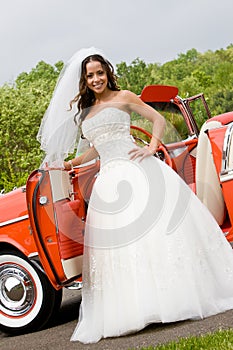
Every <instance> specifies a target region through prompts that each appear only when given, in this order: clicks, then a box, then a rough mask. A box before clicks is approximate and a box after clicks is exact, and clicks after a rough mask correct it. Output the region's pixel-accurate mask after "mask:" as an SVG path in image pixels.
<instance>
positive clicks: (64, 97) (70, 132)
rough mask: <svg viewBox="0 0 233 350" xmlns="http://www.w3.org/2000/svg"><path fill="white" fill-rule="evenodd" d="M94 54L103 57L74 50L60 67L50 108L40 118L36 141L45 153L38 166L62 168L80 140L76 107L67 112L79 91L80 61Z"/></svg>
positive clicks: (91, 50) (90, 51)
mask: <svg viewBox="0 0 233 350" xmlns="http://www.w3.org/2000/svg"><path fill="white" fill-rule="evenodd" d="M93 54H100V55H102V56H103V57H105V55H104V54H103V52H101V50H99V49H97V48H95V47H90V48H84V49H81V50H79V51H77V52H76V53H75V54H74V55H73V56H72V57H71V58H70V60H69V61H68V62H67V63H66V64H65V66H64V67H63V69H62V71H61V73H60V76H59V78H58V81H57V85H56V87H55V90H54V93H53V96H52V99H51V101H50V104H49V107H48V109H47V111H46V112H45V115H44V117H43V119H42V122H41V125H40V128H39V131H38V134H37V140H38V141H39V142H40V144H41V149H42V150H43V151H45V158H44V160H43V162H42V164H41V167H42V168H43V167H45V166H49V167H56V168H63V167H64V166H63V161H64V159H65V158H66V157H67V156H68V154H69V153H72V152H73V151H74V149H75V147H76V146H77V143H78V141H79V128H78V125H77V124H76V123H75V121H74V115H75V114H76V113H77V107H76V105H75V104H74V105H73V108H72V110H70V105H69V103H70V101H71V100H72V99H73V98H74V97H75V96H76V95H77V94H78V92H79V80H80V76H81V64H82V61H83V60H84V59H85V58H86V57H88V56H90V55H93Z"/></svg>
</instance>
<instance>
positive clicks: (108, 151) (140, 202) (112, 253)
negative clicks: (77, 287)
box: [71, 108, 233, 343]
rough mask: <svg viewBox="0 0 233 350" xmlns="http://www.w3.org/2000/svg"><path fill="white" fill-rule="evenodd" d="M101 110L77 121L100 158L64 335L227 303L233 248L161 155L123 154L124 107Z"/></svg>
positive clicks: (99, 332) (179, 316)
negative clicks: (76, 296)
mask: <svg viewBox="0 0 233 350" xmlns="http://www.w3.org/2000/svg"><path fill="white" fill-rule="evenodd" d="M103 112H104V113H103ZM103 112H102V113H100V114H99V115H96V116H94V117H93V118H91V119H90V120H87V121H85V122H84V123H83V132H84V134H85V136H86V137H87V138H88V139H89V140H90V141H91V142H92V143H93V144H94V145H95V147H96V149H97V150H98V152H99V154H100V157H101V162H102V166H101V170H100V174H99V176H98V177H97V179H96V182H95V185H94V189H93V193H92V196H91V199H90V203H89V207H88V216H87V222H86V231H85V247H84V256H83V290H82V302H81V306H80V311H79V321H78V324H77V327H76V329H75V330H74V333H73V335H72V337H71V341H80V342H82V343H94V342H97V341H99V340H100V339H101V338H106V337H115V336H120V335H125V334H128V333H131V332H136V331H138V330H141V329H142V328H144V327H145V326H146V325H148V324H150V323H156V322H162V323H166V322H173V321H179V320H184V319H198V318H203V317H207V316H211V315H214V314H217V313H220V312H223V311H226V310H229V309H232V308H233V252H232V248H231V246H230V244H229V243H228V242H227V240H226V238H225V237H224V235H223V233H222V231H221V230H220V228H219V226H218V224H217V223H216V221H215V220H214V218H213V217H212V215H211V214H210V213H209V211H208V209H207V208H206V207H205V206H204V205H203V204H202V203H201V202H200V201H199V200H198V198H197V197H196V196H195V194H194V193H193V192H192V191H191V190H190V189H189V187H188V186H187V185H186V184H185V183H184V182H183V180H182V179H180V178H179V176H178V175H177V174H176V173H175V172H174V171H173V170H172V169H171V168H170V167H168V166H167V165H166V164H164V163H163V162H162V161H160V160H158V159H156V158H154V157H148V158H146V159H145V160H143V161H142V162H138V161H129V156H128V151H129V150H130V149H132V148H133V147H134V145H133V143H132V140H131V138H130V137H129V116H128V115H127V113H125V112H123V111H120V110H115V109H113V108H112V109H111V110H110V109H106V110H104V111H103ZM118 130H119V133H117V131H118Z"/></svg>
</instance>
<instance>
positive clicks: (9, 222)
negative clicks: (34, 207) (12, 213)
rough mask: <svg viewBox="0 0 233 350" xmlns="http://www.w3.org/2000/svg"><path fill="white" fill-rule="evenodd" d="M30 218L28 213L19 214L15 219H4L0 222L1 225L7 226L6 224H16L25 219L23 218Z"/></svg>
mask: <svg viewBox="0 0 233 350" xmlns="http://www.w3.org/2000/svg"><path fill="white" fill-rule="evenodd" d="M28 218H29V216H28V215H23V216H19V217H18V218H15V219H11V220H7V221H3V222H0V227H3V226H6V225H10V224H14V223H15V222H19V221H23V220H26V219H28Z"/></svg>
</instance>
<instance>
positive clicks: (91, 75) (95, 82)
mask: <svg viewBox="0 0 233 350" xmlns="http://www.w3.org/2000/svg"><path fill="white" fill-rule="evenodd" d="M86 83H87V87H88V88H89V89H90V90H92V91H93V92H94V93H96V94H101V93H103V92H104V90H105V89H106V87H107V84H108V77H107V74H106V71H105V70H104V69H103V67H102V65H101V63H100V62H98V61H91V62H88V63H87V65H86Z"/></svg>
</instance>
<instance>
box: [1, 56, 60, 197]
mask: <svg viewBox="0 0 233 350" xmlns="http://www.w3.org/2000/svg"><path fill="white" fill-rule="evenodd" d="M62 65H63V64H62V63H61V62H58V63H57V64H56V65H55V66H54V67H52V66H50V65H48V64H46V63H45V62H39V63H38V65H37V66H36V68H34V69H32V71H31V72H30V73H22V74H20V75H19V76H18V78H17V79H16V81H15V84H14V85H13V86H10V85H4V86H3V87H1V88H0V148H1V151H2V155H3V156H2V158H1V159H0V167H1V177H0V188H5V189H6V190H9V189H12V188H13V187H14V186H21V185H23V184H24V183H25V182H26V179H27V176H28V174H29V172H30V171H32V170H33V169H35V168H37V167H39V165H40V161H41V157H42V152H41V151H40V148H39V143H38V142H37V141H36V135H37V132H38V129H39V125H40V122H41V119H42V117H43V114H44V112H45V110H46V108H47V107H48V104H49V101H50V98H51V95H52V92H53V89H54V86H55V83H56V80H57V76H58V74H59V72H60V70H61V68H62Z"/></svg>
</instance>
